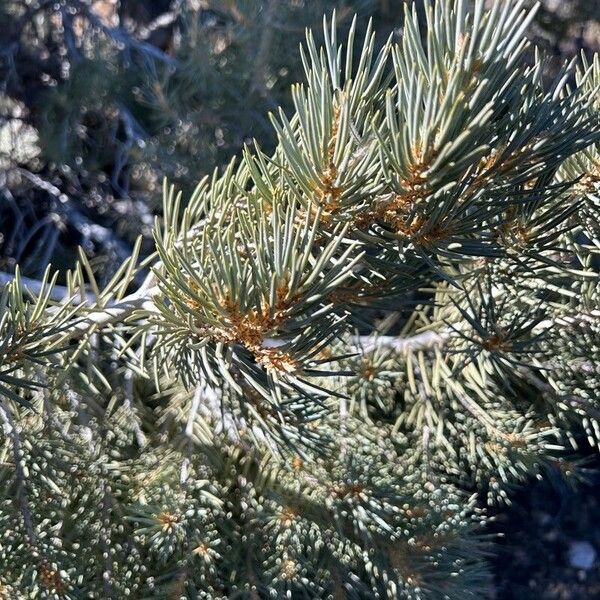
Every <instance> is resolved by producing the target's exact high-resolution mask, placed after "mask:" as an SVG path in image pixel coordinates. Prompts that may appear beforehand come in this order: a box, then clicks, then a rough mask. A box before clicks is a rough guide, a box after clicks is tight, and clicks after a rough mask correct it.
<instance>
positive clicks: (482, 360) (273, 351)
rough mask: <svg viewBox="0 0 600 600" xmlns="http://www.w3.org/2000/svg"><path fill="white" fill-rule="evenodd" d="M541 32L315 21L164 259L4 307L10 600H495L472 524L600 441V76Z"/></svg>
mask: <svg viewBox="0 0 600 600" xmlns="http://www.w3.org/2000/svg"><path fill="white" fill-rule="evenodd" d="M524 4H525V2H524V1H523V0H514V1H513V0H510V1H504V0H496V1H495V2H493V3H492V6H491V8H489V9H486V8H485V6H484V5H485V2H484V1H483V0H476V1H475V2H474V3H470V2H467V1H466V0H437V1H435V2H432V3H431V4H430V5H428V7H427V9H426V19H425V29H423V28H422V26H421V24H420V22H419V19H418V18H417V13H416V11H414V10H413V11H411V10H410V9H408V10H407V14H406V18H405V23H404V28H403V32H402V36H401V39H400V41H399V42H394V41H392V39H390V40H388V42H387V43H385V44H384V45H383V46H382V47H381V50H379V51H376V50H375V48H376V45H375V33H374V32H373V31H371V28H370V27H369V28H368V29H367V31H366V32H361V31H358V28H357V26H356V24H354V25H353V26H352V28H351V29H350V33H349V35H348V39H347V40H345V41H344V43H343V44H340V43H339V42H338V40H337V39H336V24H335V17H333V18H332V19H331V20H327V19H326V20H325V21H324V35H325V38H324V39H325V41H324V46H323V47H322V48H319V47H317V45H316V44H315V42H314V39H313V37H312V34H311V33H310V32H308V34H307V39H306V44H305V46H304V47H303V48H302V51H301V52H302V63H303V65H304V71H305V78H304V82H303V83H301V84H298V85H295V86H293V88H292V92H291V93H292V99H293V105H294V111H293V113H292V114H286V113H285V112H284V111H279V112H277V113H276V114H273V115H272V122H273V127H274V130H275V132H276V135H277V139H278V145H277V148H276V150H275V152H274V153H273V154H267V153H264V152H262V151H261V150H260V148H259V147H258V146H255V148H254V149H253V150H250V149H248V150H247V151H246V152H244V154H243V156H242V157H241V158H240V159H239V160H238V161H234V162H232V163H231V164H230V165H229V166H227V167H226V168H225V169H224V170H222V171H217V172H215V174H214V175H213V176H212V177H207V178H205V179H203V180H202V181H201V182H200V183H199V184H198V186H197V187H196V189H195V191H194V192H193V194H192V195H191V197H190V198H189V199H183V198H182V197H181V195H179V194H177V193H176V192H175V190H174V189H173V188H171V187H169V186H168V185H166V184H165V189H164V211H163V218H162V219H160V220H157V222H156V225H155V230H154V240H155V247H156V248H155V249H156V251H155V252H154V253H153V254H152V255H151V256H149V257H147V258H140V256H139V254H140V244H139V243H138V244H137V245H136V247H135V248H134V252H133V255H132V256H131V257H130V258H129V259H128V260H126V261H125V263H124V264H123V265H122V266H121V267H120V268H119V269H118V270H117V272H116V274H115V275H114V277H113V278H112V280H111V281H110V282H109V283H108V285H106V286H104V287H102V288H101V287H100V285H99V284H98V283H97V282H96V281H95V279H94V275H93V270H92V269H91V267H90V265H89V264H88V263H87V261H86V259H85V257H84V256H83V254H82V257H81V260H80V261H79V263H78V266H77V268H76V269H74V270H73V271H72V272H69V273H67V274H66V275H65V281H66V285H65V286H62V287H61V286H58V285H57V284H56V277H57V276H56V275H51V273H50V271H48V272H47V273H46V276H45V277H44V280H43V281H42V282H41V283H40V282H38V283H37V284H36V283H35V282H31V281H28V280H22V279H21V277H20V276H19V275H18V274H17V276H16V277H15V279H14V280H13V281H11V282H10V283H8V284H7V285H6V286H5V287H4V290H3V293H2V297H1V300H0V422H1V424H2V430H1V431H2V436H1V437H0V490H1V491H0V564H1V565H2V569H1V571H0V598H11V599H13V598H15V599H16V598H48V599H49V598H52V599H58V598H60V599H62V598H68V599H76V598H77V599H78V598H136V599H142V598H167V599H175V598H177V599H179V598H192V599H193V598H204V599H221V598H248V599H252V600H254V599H262V598H265V599H266V598H291V599H295V598H332V599H341V598H349V599H366V598H390V599H391V598H404V599H406V600H463V599H467V598H474V599H475V598H477V599H480V598H485V597H487V594H488V592H489V589H490V587H489V583H490V582H489V577H488V574H487V570H486V565H485V555H486V552H487V551H488V550H489V548H488V546H487V542H486V540H485V539H484V537H483V536H482V528H481V525H482V523H483V522H484V521H485V515H484V513H483V512H482V510H481V509H480V508H478V506H481V503H479V504H478V503H477V496H479V497H480V498H485V499H487V501H489V502H496V501H499V500H503V499H506V498H508V490H509V489H510V486H511V485H513V484H515V483H518V482H519V481H524V480H525V479H526V478H527V477H528V476H530V475H532V474H533V475H538V474H543V472H544V471H545V470H546V469H550V468H555V467H558V468H560V469H561V470H562V471H563V472H565V473H567V472H571V471H573V470H576V465H575V464H574V463H573V461H572V460H571V459H569V456H570V455H571V454H570V452H569V450H572V449H573V447H576V446H577V444H578V443H581V441H582V440H586V441H587V442H589V443H590V444H592V445H595V444H596V441H597V439H598V436H599V435H600V423H599V421H598V414H599V413H598V410H599V409H600V402H599V400H600V367H599V365H600V318H599V317H600V283H599V273H598V269H597V267H598V254H599V253H600V230H599V228H598V222H599V220H600V200H599V198H598V195H597V188H598V183H599V182H600V176H599V172H598V165H599V164H600V128H599V127H598V112H597V110H598V97H599V92H598V86H600V63H599V62H598V60H597V59H594V60H593V61H592V62H591V63H588V62H586V61H585V60H584V61H582V63H581V64H580V65H579V66H575V65H574V64H569V65H566V66H565V67H564V69H563V70H562V71H561V72H560V74H559V75H558V77H557V78H556V79H555V80H554V81H553V82H552V83H551V84H550V85H546V84H545V82H544V79H543V77H542V59H541V58H540V57H539V56H537V54H535V58H534V60H533V61H531V60H528V59H527V57H528V56H530V55H532V54H533V53H532V52H531V48H530V46H529V44H528V42H527V40H526V32H527V28H528V26H529V24H530V22H531V20H532V18H533V14H534V13H533V12H529V11H527V10H525V9H524V8H523V6H524ZM359 39H360V41H359ZM140 282H142V283H140ZM474 492H476V494H475V495H474Z"/></svg>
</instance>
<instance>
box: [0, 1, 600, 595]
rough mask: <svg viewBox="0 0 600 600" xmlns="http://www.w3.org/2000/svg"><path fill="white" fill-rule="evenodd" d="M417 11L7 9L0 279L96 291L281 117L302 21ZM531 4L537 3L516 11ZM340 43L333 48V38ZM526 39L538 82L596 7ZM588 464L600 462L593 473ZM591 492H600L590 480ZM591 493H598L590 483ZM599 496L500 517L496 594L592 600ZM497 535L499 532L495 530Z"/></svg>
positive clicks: (131, 4)
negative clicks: (68, 278) (160, 222)
mask: <svg viewBox="0 0 600 600" xmlns="http://www.w3.org/2000/svg"><path fill="white" fill-rule="evenodd" d="M413 3H415V4H416V5H417V8H418V9H419V10H421V9H422V4H423V0H262V1H260V0H0V274H10V273H13V272H14V269H15V265H16V264H19V265H20V266H21V268H22V272H23V273H24V274H25V275H26V276H28V277H31V278H37V277H40V276H41V274H42V273H43V271H44V268H45V266H46V265H47V264H48V263H49V262H52V264H53V265H54V266H55V267H57V268H61V269H63V268H68V267H71V266H72V265H73V264H74V262H75V260H76V256H77V254H76V249H77V247H78V246H81V247H82V248H83V250H84V252H85V253H86V254H87V256H88V257H89V258H90V260H91V263H92V265H93V268H94V270H95V271H96V274H97V277H98V278H99V280H100V281H102V280H103V279H106V278H108V277H110V275H111V274H112V272H113V271H114V270H115V269H116V268H117V267H118V266H119V264H120V263H121V261H122V259H123V258H125V257H126V256H128V255H129V253H130V250H131V247H132V244H133V241H134V240H135V238H136V237H137V236H138V235H140V234H141V235H142V236H144V239H145V240H146V242H145V244H146V246H145V247H146V250H147V251H148V249H149V248H150V247H151V244H150V239H149V236H150V231H151V226H152V222H153V219H154V217H155V215H157V214H159V210H160V203H161V183H162V179H163V177H168V179H169V180H170V181H171V182H173V183H175V184H176V185H177V186H178V187H180V188H181V189H183V190H184V192H185V191H189V190H190V189H191V188H192V187H193V186H194V184H195V183H196V182H197V181H198V180H199V179H200V178H201V177H202V176H203V175H205V174H207V173H210V172H211V171H212V170H213V169H214V168H215V167H217V166H221V165H224V164H225V163H227V162H228V161H229V160H230V159H231V158H232V157H234V156H235V155H237V154H238V153H239V151H240V149H241V148H242V147H243V145H244V144H249V145H252V144H254V143H255V142H254V140H256V142H257V143H258V144H260V146H261V147H262V148H263V149H265V150H267V151H269V150H271V149H272V148H273V147H274V143H275V138H274V134H273V130H272V128H271V126H270V124H269V119H268V112H269V111H272V110H275V109H276V108H277V107H278V106H282V107H283V108H284V109H285V110H288V111H289V108H290V94H289V87H290V85H291V84H292V83H294V82H295V81H298V80H300V79H301V78H302V72H301V62H300V56H299V53H298V46H299V44H300V43H301V42H302V41H303V38H304V30H305V28H306V27H312V28H314V29H315V33H316V37H317V39H318V38H319V30H320V27H321V19H322V16H323V14H331V12H332V11H333V10H334V9H335V10H336V11H337V20H338V24H339V26H340V29H341V30H344V29H347V28H348V27H349V25H350V22H351V19H352V17H353V15H354V14H356V15H357V16H358V19H359V25H360V26H359V30H361V31H364V29H365V27H366V24H367V21H368V19H370V18H372V19H373V21H374V25H375V29H376V31H377V32H378V39H379V43H383V42H384V41H385V39H386V38H387V37H388V36H389V35H393V36H397V37H398V36H401V35H402V14H403V9H404V5H405V4H413ZM526 3H529V4H530V5H533V4H534V2H533V0H526ZM340 37H343V36H342V35H340ZM531 38H532V40H533V41H535V43H536V44H537V45H538V46H540V47H541V48H542V49H543V52H544V55H545V57H546V58H545V61H546V73H547V77H548V78H549V79H550V78H552V76H553V74H554V73H555V72H556V71H557V69H558V68H559V66H560V65H561V64H562V62H563V61H564V60H567V59H570V58H572V57H574V56H577V55H579V54H580V53H581V52H584V53H585V54H587V55H588V56H591V55H592V54H593V52H595V51H598V50H600V0H542V2H541V7H540V10H539V12H538V14H537V18H536V21H535V23H534V25H533V27H532V29H531ZM597 462H598V461H596V463H597ZM590 482H591V483H592V484H593V483H594V482H596V483H597V484H598V483H600V480H598V477H597V476H594V475H590ZM596 489H598V486H596ZM599 505H600V500H599V499H598V494H597V493H596V494H595V493H593V489H592V488H589V487H588V488H582V487H581V486H580V487H578V488H577V489H575V490H573V489H571V488H568V487H566V485H565V484H564V482H563V481H562V480H561V481H560V482H559V483H556V484H555V485H552V484H548V483H544V484H541V483H536V484H533V483H532V485H531V487H530V488H528V489H527V490H525V491H524V492H521V493H519V495H518V496H517V497H516V502H515V503H514V505H513V506H512V507H511V508H506V509H503V510H501V511H498V515H497V516H496V523H495V524H493V525H492V528H491V531H490V532H491V533H494V531H495V530H498V531H500V530H502V531H507V532H508V534H507V535H506V536H505V537H504V538H503V539H502V540H500V544H501V552H500V554H499V555H498V557H497V558H496V559H495V560H496V579H497V589H498V592H497V598H498V600H513V599H515V600H527V599H528V598H534V597H535V598H538V599H540V600H545V599H548V600H550V599H552V600H588V599H593V598H600V573H599V567H598V563H599V562H600V561H599V560H598V557H597V550H600V526H599V525H598V523H599V522H600V506H599ZM495 528H496V529H495Z"/></svg>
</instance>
